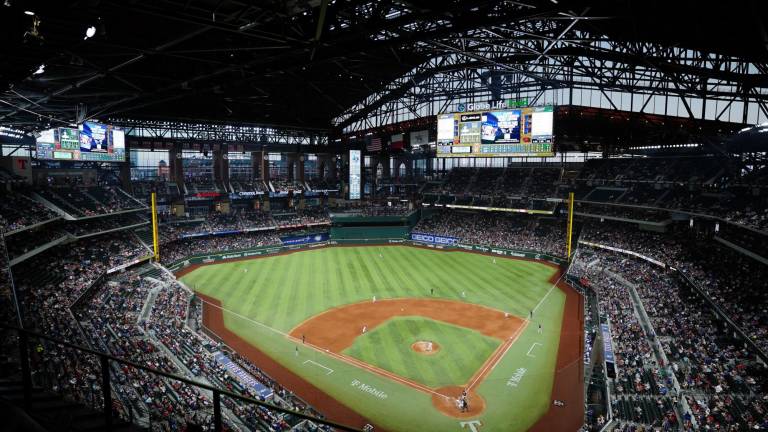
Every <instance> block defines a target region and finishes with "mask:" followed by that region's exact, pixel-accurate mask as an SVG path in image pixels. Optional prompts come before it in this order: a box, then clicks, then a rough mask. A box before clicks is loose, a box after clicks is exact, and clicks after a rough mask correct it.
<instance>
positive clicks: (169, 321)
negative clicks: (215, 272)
mask: <svg viewBox="0 0 768 432" xmlns="http://www.w3.org/2000/svg"><path fill="white" fill-rule="evenodd" d="M257 237H258V238H260V239H261V241H259V240H256V238H257ZM267 238H269V237H268V236H258V235H257V236H256V237H254V236H250V237H249V238H248V239H247V240H243V239H239V240H238V241H242V242H245V243H244V244H247V245H249V246H250V245H254V244H263V243H265V242H266V239H267ZM214 241H215V242H217V243H216V247H221V248H223V249H225V250H229V249H234V248H238V245H237V244H235V242H233V240H231V239H228V240H225V242H226V245H223V244H221V243H220V241H221V239H219V238H217V239H216V240H214ZM275 241H279V240H278V239H277V238H274V237H273V238H271V239H270V240H269V242H275ZM202 242H203V243H204V244H205V246H202V245H200V246H197V248H199V249H200V250H209V249H211V245H212V242H211V241H210V240H203V241H202ZM214 248H215V247H214ZM194 250H195V249H191V250H190V249H189V248H187V249H186V251H185V252H186V253H190V252H194ZM146 252H147V249H146V248H145V247H144V246H143V245H140V244H139V243H138V242H136V239H135V237H133V236H131V235H129V234H127V233H120V234H118V235H115V236H111V237H107V236H97V237H93V238H88V239H84V240H80V241H78V242H76V243H73V244H71V245H67V246H66V247H61V246H60V247H55V248H52V249H49V250H48V251H46V252H44V253H42V254H39V255H37V256H35V257H33V258H31V259H29V260H27V261H25V262H23V263H21V264H20V265H19V266H18V268H14V275H15V278H16V286H17V289H18V293H19V297H20V305H21V307H22V316H23V317H24V319H25V323H26V324H27V327H28V328H29V329H32V330H38V331H41V332H43V333H45V334H47V335H49V336H51V337H54V338H58V339H61V340H65V341H68V342H71V343H75V344H79V345H84V346H91V347H93V348H95V349H97V350H100V351H106V352H109V353H111V354H113V355H115V356H117V357H119V358H123V359H127V360H131V361H133V362H136V363H138V364H141V365H145V366H148V367H151V368H154V369H158V370H161V371H164V372H167V373H173V374H178V375H184V376H188V377H191V378H197V379H203V380H204V381H207V382H209V383H211V384H213V385H216V386H218V387H220V388H226V389H227V390H230V391H233V392H235V393H239V394H242V395H245V396H250V397H255V398H261V399H262V400H264V398H263V397H261V396H259V395H258V394H257V393H255V391H254V390H252V389H251V388H250V387H249V386H248V385H245V384H244V383H241V382H239V381H238V379H237V378H236V377H235V376H233V375H231V374H230V373H229V372H228V371H227V370H226V369H225V368H224V367H223V366H221V365H220V364H218V363H217V362H216V360H215V359H214V356H213V354H214V353H215V352H217V351H220V350H221V349H222V347H221V346H220V345H219V344H218V343H216V342H214V341H212V340H210V339H208V338H207V337H206V336H204V335H202V334H200V333H198V332H196V331H193V330H192V329H190V328H189V327H187V325H186V324H187V318H188V312H187V311H188V305H189V304H190V302H192V299H193V296H192V294H191V293H190V292H189V291H187V290H186V289H185V288H183V287H182V286H181V285H179V284H178V283H176V282H175V279H174V278H173V277H172V276H170V275H168V274H166V273H163V272H162V271H156V270H153V272H152V274H153V277H154V279H144V278H143V276H142V275H141V274H142V273H143V272H144V270H145V269H146V268H152V267H151V266H149V265H147V266H145V267H139V268H138V269H137V268H134V269H131V270H128V271H126V272H117V273H114V274H112V275H111V276H106V275H105V272H106V271H107V270H108V269H109V268H113V267H115V266H118V265H120V264H124V263H128V262H130V261H132V260H134V259H135V258H138V257H140V256H143V255H146ZM41 268H45V269H46V271H44V272H41V271H40V269H41ZM148 274H149V273H148ZM4 294H6V293H4ZM3 298H4V299H5V296H4V297H3ZM3 303H4V306H7V302H6V301H5V300H4V301H3ZM147 306H149V307H147ZM192 319H198V320H199V319H200V317H199V316H197V317H196V318H195V316H194V314H193V315H192ZM199 326H200V325H199V322H198V323H197V325H196V326H195V327H196V328H199ZM180 335H181V337H180ZM33 343H35V344H36V346H35V349H34V353H33V359H32V368H33V380H34V383H35V384H36V385H43V386H47V387H48V388H50V389H52V390H53V391H55V392H57V393H59V394H62V395H64V396H66V397H68V398H70V399H72V400H74V401H76V402H79V403H83V404H86V405H89V406H92V407H94V408H97V409H98V408H99V406H100V405H101V404H103V399H102V397H101V389H100V382H101V381H100V380H101V378H100V376H101V375H100V365H99V362H98V359H97V358H96V357H93V356H88V355H83V354H82V353H80V352H77V351H76V350H73V349H68V348H65V347H62V346H60V345H54V344H48V343H46V342H44V341H35V342H33ZM235 360H236V361H237V362H238V364H240V366H241V367H243V368H244V369H245V370H247V371H249V372H250V373H251V374H252V375H253V376H254V377H255V378H256V379H257V380H259V381H260V382H262V383H263V384H264V385H265V386H267V387H269V388H272V389H273V390H274V394H275V396H274V397H272V398H271V399H270V402H272V403H275V404H277V405H279V406H281V407H283V408H287V409H290V410H293V411H299V412H303V413H311V414H317V413H316V412H314V411H313V410H311V408H310V407H308V406H307V405H306V404H304V403H303V402H302V401H300V400H299V399H296V398H295V397H294V396H293V395H292V394H291V393H290V392H288V391H287V390H285V389H284V388H282V387H281V386H279V385H278V384H277V383H275V382H274V381H272V380H271V379H269V378H268V377H267V376H266V375H264V374H263V373H261V372H260V371H259V370H258V368H256V366H254V365H253V364H251V363H250V362H249V361H248V360H247V359H245V358H242V357H237V356H236V357H235ZM110 373H111V375H112V382H113V397H114V398H116V400H115V403H114V404H113V408H114V409H115V411H116V412H117V413H118V414H119V415H121V416H122V417H124V418H126V419H129V418H130V419H132V420H133V421H137V422H140V424H143V425H144V426H151V429H152V430H162V431H170V430H180V429H184V428H185V427H187V426H188V425H189V424H197V425H203V426H206V427H208V426H210V422H211V416H212V402H211V399H210V394H206V393H205V392H203V391H200V390H198V389H196V388H195V387H192V386H189V385H186V384H183V383H181V382H178V381H173V380H168V379H165V378H160V377H158V376H156V375H153V374H151V373H147V372H144V371H142V370H139V369H136V368H132V367H128V366H125V365H119V364H117V363H112V364H111V369H110ZM222 402H223V404H224V407H225V420H226V421H227V422H228V423H229V424H230V425H232V426H236V428H239V429H244V428H245V429H251V430H273V431H283V430H289V429H291V428H292V427H294V426H296V425H297V424H298V423H299V422H301V421H302V420H301V419H299V418H297V417H294V416H292V415H280V414H277V413H275V412H270V411H269V410H266V409H264V408H259V407H257V406H251V405H246V404H243V403H241V402H237V401H234V400H230V399H228V398H224V399H222ZM185 425H186V426H185Z"/></svg>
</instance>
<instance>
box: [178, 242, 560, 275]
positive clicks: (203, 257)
mask: <svg viewBox="0 0 768 432" xmlns="http://www.w3.org/2000/svg"><path fill="white" fill-rule="evenodd" d="M339 244H350V245H351V244H403V245H409V246H421V247H428V248H433V249H440V250H465V251H469V252H480V253H486V254H495V255H500V256H507V257H514V258H526V259H532V260H537V261H547V262H551V263H553V264H557V265H563V264H564V263H565V262H566V261H565V259H564V258H561V257H557V256H552V255H548V254H543V253H537V252H535V251H524V250H516V249H506V248H499V247H489V246H481V245H471V244H461V243H456V244H453V245H444V244H433V243H429V242H425V241H414V240H406V239H402V238H395V239H393V238H387V239H375V238H357V239H345V240H341V241H336V240H330V241H321V242H316V243H309V244H297V245H289V246H285V245H272V246H262V247H258V248H252V249H245V250H239V251H228V252H219V253H213V254H198V255H192V256H189V257H187V258H185V259H182V260H178V261H176V262H174V263H172V264H169V265H166V268H168V270H170V271H172V272H177V271H179V270H181V269H184V268H186V267H189V266H191V265H197V264H211V263H214V262H224V261H230V260H239V259H243V258H250V257H257V256H264V255H277V254H280V253H284V252H290V251H296V250H301V249H314V248H318V247H327V246H333V245H339Z"/></svg>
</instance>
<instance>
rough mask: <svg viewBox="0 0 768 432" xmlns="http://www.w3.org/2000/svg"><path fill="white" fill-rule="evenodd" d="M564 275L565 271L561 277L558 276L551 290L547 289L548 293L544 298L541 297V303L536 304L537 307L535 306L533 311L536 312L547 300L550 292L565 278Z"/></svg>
mask: <svg viewBox="0 0 768 432" xmlns="http://www.w3.org/2000/svg"><path fill="white" fill-rule="evenodd" d="M563 276H565V272H562V273H560V277H559V278H557V280H556V281H555V283H554V284H552V286H551V287H549V291H547V293H546V294H544V297H542V298H541V300H539V303H538V304H537V305H536V307H535V308H533V310H532V311H533V312H536V311H537V310H538V309H539V307H540V306H541V304H542V303H544V300H546V299H547V297H549V294H550V293H551V292H552V290H553V289H555V287H556V286H557V284H559V283H560V281H561V280H562V279H563Z"/></svg>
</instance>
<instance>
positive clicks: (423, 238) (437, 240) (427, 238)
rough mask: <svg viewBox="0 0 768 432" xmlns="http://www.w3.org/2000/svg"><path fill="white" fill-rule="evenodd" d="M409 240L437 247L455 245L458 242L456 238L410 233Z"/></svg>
mask: <svg viewBox="0 0 768 432" xmlns="http://www.w3.org/2000/svg"><path fill="white" fill-rule="evenodd" d="M411 240H413V241H417V242H423V243H431V244H439V245H455V244H456V243H458V242H459V239H458V238H456V237H442V236H436V235H434V234H424V233H411Z"/></svg>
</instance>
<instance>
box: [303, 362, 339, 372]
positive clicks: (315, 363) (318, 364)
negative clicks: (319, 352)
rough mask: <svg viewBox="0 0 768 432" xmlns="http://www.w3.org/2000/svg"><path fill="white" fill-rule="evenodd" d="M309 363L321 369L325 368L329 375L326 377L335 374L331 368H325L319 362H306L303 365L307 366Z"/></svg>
mask: <svg viewBox="0 0 768 432" xmlns="http://www.w3.org/2000/svg"><path fill="white" fill-rule="evenodd" d="M307 363H312V364H313V365H315V366H319V367H321V368H323V369H325V370H327V371H328V373H327V374H326V375H330V374H332V373H333V369H331V368H329V367H325V366H323V365H321V364H320V363H318V362H316V361H312V360H304V363H303V364H307Z"/></svg>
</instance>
